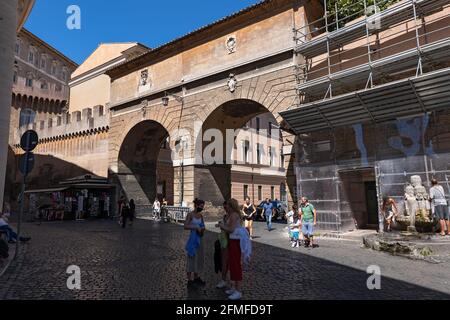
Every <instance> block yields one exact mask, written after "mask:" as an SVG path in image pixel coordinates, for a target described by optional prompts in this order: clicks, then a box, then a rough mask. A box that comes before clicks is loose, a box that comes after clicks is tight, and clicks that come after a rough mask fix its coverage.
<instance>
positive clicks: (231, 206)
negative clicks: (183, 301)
mask: <svg viewBox="0 0 450 320" xmlns="http://www.w3.org/2000/svg"><path fill="white" fill-rule="evenodd" d="M265 204H267V206H265V207H264V208H263V210H265V211H264V214H266V219H267V220H268V221H270V220H271V212H269V211H271V210H272V207H271V206H272V203H271V201H270V200H268V199H267V200H266V203H265ZM204 209H205V201H203V200H200V199H195V201H194V210H193V211H192V212H190V213H189V214H188V215H187V217H186V220H185V223H184V229H185V230H189V231H190V235H189V238H188V241H187V243H186V247H185V249H186V252H187V281H188V282H187V285H188V287H189V288H195V287H196V286H203V285H205V282H204V281H203V280H202V279H201V278H200V275H199V274H200V273H201V272H202V271H203V260H204V254H205V252H204V250H205V249H204V244H203V235H204V233H205V229H206V228H205V221H204V218H203V214H202V212H203V211H204ZM223 209H224V212H225V213H224V216H223V218H222V219H221V220H220V221H219V222H218V223H217V224H216V225H215V227H216V228H219V229H220V233H219V235H218V239H217V240H216V242H215V245H214V249H215V253H214V262H215V271H216V273H220V277H221V278H220V281H219V283H218V284H217V286H216V287H217V289H226V291H225V293H226V294H227V295H228V298H229V299H230V300H239V299H241V298H242V289H241V284H242V280H243V272H242V270H243V265H246V264H248V263H249V261H250V256H251V251H252V249H251V248H252V246H251V238H252V237H253V219H254V217H255V215H256V208H255V206H254V205H253V204H252V203H251V200H250V198H248V197H247V198H246V199H245V203H244V204H243V205H242V206H241V205H240V204H239V202H238V201H237V200H236V199H230V200H228V201H225V202H224V204H223ZM291 216H292V219H291ZM288 217H289V221H288V223H289V231H290V235H291V240H292V243H293V246H294V243H295V244H297V246H298V243H299V233H300V228H301V230H302V236H303V239H304V242H305V245H306V246H313V235H314V226H315V224H316V221H317V220H316V210H315V208H314V206H313V205H312V204H310V203H309V202H308V199H307V198H305V197H303V198H302V201H301V207H300V210H297V207H296V206H295V205H294V206H293V210H291V212H290V213H289V214H288ZM268 230H269V231H270V230H272V228H271V224H268ZM228 275H229V280H230V281H231V286H228V285H227V280H228Z"/></svg>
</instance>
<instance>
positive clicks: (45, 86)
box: [41, 79, 48, 90]
mask: <svg viewBox="0 0 450 320" xmlns="http://www.w3.org/2000/svg"><path fill="white" fill-rule="evenodd" d="M41 89H42V90H48V83H47V81H45V80H44V79H41Z"/></svg>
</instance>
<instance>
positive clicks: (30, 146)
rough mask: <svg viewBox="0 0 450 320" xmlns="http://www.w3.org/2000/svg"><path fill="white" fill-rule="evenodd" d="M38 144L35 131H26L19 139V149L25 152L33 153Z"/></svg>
mask: <svg viewBox="0 0 450 320" xmlns="http://www.w3.org/2000/svg"><path fill="white" fill-rule="evenodd" d="M38 142H39V137H38V134H37V133H36V131H34V130H28V131H27V132H25V133H24V134H23V135H22V137H21V138H20V147H21V148H22V149H23V151H25V152H29V151H33V150H34V148H36V146H37V144H38Z"/></svg>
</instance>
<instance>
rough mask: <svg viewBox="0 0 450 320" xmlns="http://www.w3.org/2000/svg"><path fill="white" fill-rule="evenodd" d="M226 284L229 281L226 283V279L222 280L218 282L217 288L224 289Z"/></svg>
mask: <svg viewBox="0 0 450 320" xmlns="http://www.w3.org/2000/svg"><path fill="white" fill-rule="evenodd" d="M226 286H227V283H226V282H225V281H223V280H221V281H220V282H219V283H218V284H217V286H216V288H217V289H223V288H225V287H226Z"/></svg>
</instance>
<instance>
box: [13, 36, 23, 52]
mask: <svg viewBox="0 0 450 320" xmlns="http://www.w3.org/2000/svg"><path fill="white" fill-rule="evenodd" d="M21 45H22V42H21V40H20V39H19V38H17V40H16V46H15V47H14V53H15V54H16V56H20V47H21Z"/></svg>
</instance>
